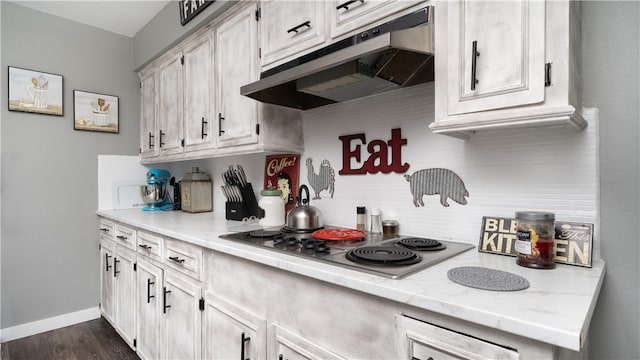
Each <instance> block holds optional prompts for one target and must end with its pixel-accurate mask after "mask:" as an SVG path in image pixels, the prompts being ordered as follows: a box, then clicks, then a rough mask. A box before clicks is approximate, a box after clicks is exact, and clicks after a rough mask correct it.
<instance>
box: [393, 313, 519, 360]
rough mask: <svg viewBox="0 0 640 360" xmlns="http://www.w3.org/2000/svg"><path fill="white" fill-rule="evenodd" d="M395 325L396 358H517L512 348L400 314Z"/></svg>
mask: <svg viewBox="0 0 640 360" xmlns="http://www.w3.org/2000/svg"><path fill="white" fill-rule="evenodd" d="M395 327H396V355H397V358H398V359H407V360H408V359H420V360H427V359H438V360H440V359H444V360H461V359H474V360H483V359H484V360H489V359H505V360H517V359H519V358H520V355H519V354H518V352H517V351H516V350H514V349H511V348H508V347H503V346H500V345H497V344H494V343H492V342H488V341H483V340H482V339H478V338H476V337H471V336H467V335H465V334H463V333H460V332H456V331H452V330H447V329H445V328H442V327H439V326H434V325H431V324H429V323H426V322H422V321H418V320H415V319H413V318H409V317H405V316H402V315H396V321H395Z"/></svg>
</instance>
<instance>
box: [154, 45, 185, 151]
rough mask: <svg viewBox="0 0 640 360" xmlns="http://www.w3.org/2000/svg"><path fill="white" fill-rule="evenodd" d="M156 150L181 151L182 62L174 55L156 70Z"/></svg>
mask: <svg viewBox="0 0 640 360" xmlns="http://www.w3.org/2000/svg"><path fill="white" fill-rule="evenodd" d="M158 82H159V85H158V90H159V95H158V129H157V130H158V132H157V135H156V136H158V140H157V141H158V151H159V153H160V155H168V154H175V153H180V152H182V144H181V142H182V64H181V57H180V56H176V57H175V58H174V59H172V60H171V61H168V62H166V63H164V64H162V65H161V66H160V69H159V70H158Z"/></svg>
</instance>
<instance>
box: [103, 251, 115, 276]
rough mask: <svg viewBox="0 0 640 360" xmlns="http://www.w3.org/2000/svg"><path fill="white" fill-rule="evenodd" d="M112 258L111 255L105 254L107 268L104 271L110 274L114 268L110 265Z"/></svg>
mask: <svg viewBox="0 0 640 360" xmlns="http://www.w3.org/2000/svg"><path fill="white" fill-rule="evenodd" d="M110 257H111V255H109V254H107V253H105V254H104V263H105V264H106V268H105V269H104V271H106V272H109V268H112V267H113V266H110V265H109V258H110Z"/></svg>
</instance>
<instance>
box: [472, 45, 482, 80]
mask: <svg viewBox="0 0 640 360" xmlns="http://www.w3.org/2000/svg"><path fill="white" fill-rule="evenodd" d="M478 56H480V52H479V51H478V42H477V41H474V42H472V43H471V90H475V89H476V84H477V83H479V82H480V81H479V80H478V79H477V78H476V60H477V59H478Z"/></svg>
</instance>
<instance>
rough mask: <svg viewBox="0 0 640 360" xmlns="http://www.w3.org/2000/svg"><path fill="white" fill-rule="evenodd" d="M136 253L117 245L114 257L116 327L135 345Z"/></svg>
mask: <svg viewBox="0 0 640 360" xmlns="http://www.w3.org/2000/svg"><path fill="white" fill-rule="evenodd" d="M135 261H136V255H135V253H134V252H132V251H131V250H129V249H125V248H123V247H122V246H116V254H115V256H114V258H113V271H114V276H115V295H114V296H115V328H116V330H117V331H118V333H120V336H122V338H123V339H124V341H125V342H126V343H127V344H129V346H131V347H133V339H134V338H135V332H136V313H135V309H136V302H135V296H136V287H135V282H136V278H135V272H134V271H133V266H134V263H135Z"/></svg>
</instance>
